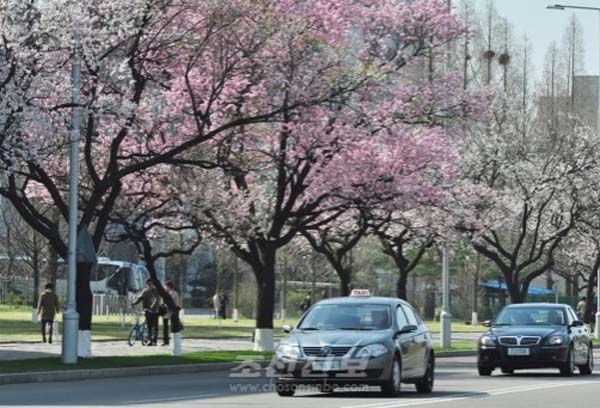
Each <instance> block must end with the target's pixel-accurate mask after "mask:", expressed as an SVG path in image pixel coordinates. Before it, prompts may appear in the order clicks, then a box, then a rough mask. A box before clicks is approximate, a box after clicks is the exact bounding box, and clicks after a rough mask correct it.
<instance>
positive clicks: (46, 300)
mask: <svg viewBox="0 0 600 408" xmlns="http://www.w3.org/2000/svg"><path fill="white" fill-rule="evenodd" d="M53 289H54V287H53V286H52V284H51V283H48V284H46V286H44V292H43V293H42V294H41V295H40V299H39V300H38V307H37V312H38V315H39V317H40V320H41V322H42V341H43V342H44V343H45V342H46V327H48V326H49V327H50V330H49V332H48V343H52V329H53V325H54V318H55V317H56V314H57V313H58V308H59V304H58V296H56V293H54V290H53Z"/></svg>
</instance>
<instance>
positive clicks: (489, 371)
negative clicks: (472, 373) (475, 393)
mask: <svg viewBox="0 0 600 408" xmlns="http://www.w3.org/2000/svg"><path fill="white" fill-rule="evenodd" d="M477 371H478V372H479V375H480V376H482V377H489V376H490V375H492V371H493V370H492V369H491V368H489V367H484V366H481V365H477Z"/></svg>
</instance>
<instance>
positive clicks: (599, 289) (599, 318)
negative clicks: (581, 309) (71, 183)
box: [546, 4, 600, 339]
mask: <svg viewBox="0 0 600 408" xmlns="http://www.w3.org/2000/svg"><path fill="white" fill-rule="evenodd" d="M546 8H547V9H549V10H566V9H574V10H587V11H595V12H597V13H598V31H599V37H598V38H599V40H600V7H584V6H568V5H564V4H553V5H550V6H547V7H546ZM598 44H600V41H598ZM596 115H597V122H596V123H597V129H598V132H600V52H599V54H598V106H597V110H596ZM597 274H598V276H597V279H596V296H597V302H596V326H595V330H594V331H595V336H596V338H597V339H600V269H598V271H597ZM589 301H591V299H590V300H589Z"/></svg>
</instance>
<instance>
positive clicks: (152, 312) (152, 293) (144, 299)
mask: <svg viewBox="0 0 600 408" xmlns="http://www.w3.org/2000/svg"><path fill="white" fill-rule="evenodd" d="M140 302H141V303H142V307H143V308H144V315H145V316H146V325H147V326H148V336H149V337H150V339H149V342H148V345H149V346H156V341H157V338H158V308H159V307H160V296H159V295H158V292H157V291H156V288H155V287H154V283H153V282H152V279H147V280H146V289H144V290H143V291H142V293H141V294H140V296H139V297H138V298H137V299H136V300H135V301H134V302H133V303H132V306H135V305H137V304H138V303H140Z"/></svg>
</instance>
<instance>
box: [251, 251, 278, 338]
mask: <svg viewBox="0 0 600 408" xmlns="http://www.w3.org/2000/svg"><path fill="white" fill-rule="evenodd" d="M259 251H260V261H258V262H255V263H253V264H251V265H250V266H251V267H252V271H253V272H254V275H255V276H256V283H257V285H258V288H257V289H258V292H257V299H256V300H257V302H256V328H257V329H272V328H273V312H274V308H275V256H276V254H277V250H276V249H275V248H272V247H269V246H268V245H260V246H259Z"/></svg>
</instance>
